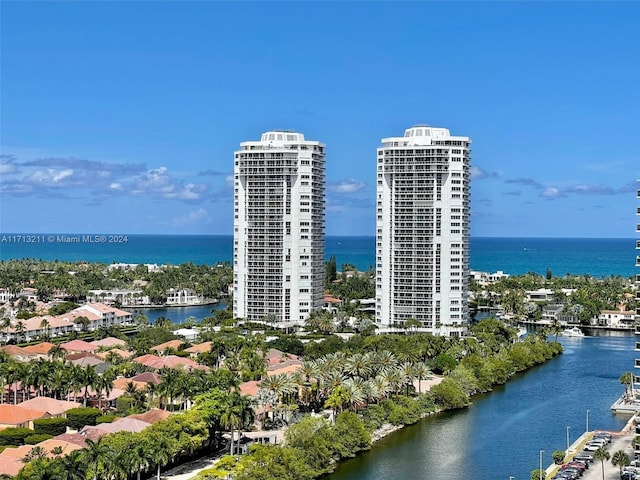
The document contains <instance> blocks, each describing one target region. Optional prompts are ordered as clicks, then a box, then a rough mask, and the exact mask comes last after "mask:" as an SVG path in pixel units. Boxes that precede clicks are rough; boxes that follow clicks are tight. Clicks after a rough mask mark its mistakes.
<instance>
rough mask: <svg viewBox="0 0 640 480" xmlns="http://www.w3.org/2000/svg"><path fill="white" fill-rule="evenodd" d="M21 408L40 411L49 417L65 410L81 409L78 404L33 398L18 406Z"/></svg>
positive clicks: (47, 398) (53, 399) (45, 398)
mask: <svg viewBox="0 0 640 480" xmlns="http://www.w3.org/2000/svg"><path fill="white" fill-rule="evenodd" d="M18 406H19V407H21V408H31V409H33V410H41V411H43V412H46V413H48V414H50V415H62V414H63V413H65V412H66V411H67V410H71V409H72V408H78V407H81V406H82V404H81V403H78V402H68V401H66V400H57V399H55V398H49V397H34V398H32V399H30V400H26V401H24V402H22V403H19V404H18Z"/></svg>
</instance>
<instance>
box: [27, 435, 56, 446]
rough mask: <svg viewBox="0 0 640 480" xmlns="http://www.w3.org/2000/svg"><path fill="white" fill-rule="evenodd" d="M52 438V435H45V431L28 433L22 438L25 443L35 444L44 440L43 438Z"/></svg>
mask: <svg viewBox="0 0 640 480" xmlns="http://www.w3.org/2000/svg"><path fill="white" fill-rule="evenodd" d="M50 438H53V435H47V434H46V433H36V434H34V435H29V436H28V437H26V438H25V439H24V443H25V445H35V444H36V443H40V442H44V441H45V440H49V439H50Z"/></svg>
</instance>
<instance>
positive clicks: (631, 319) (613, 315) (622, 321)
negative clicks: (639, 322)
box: [597, 306, 636, 330]
mask: <svg viewBox="0 0 640 480" xmlns="http://www.w3.org/2000/svg"><path fill="white" fill-rule="evenodd" d="M635 316H636V312H635V311H633V310H624V306H621V307H620V309H618V310H602V311H601V312H600V315H598V320H597V322H598V325H600V326H603V327H609V328H620V329H628V330H633V328H634V325H635Z"/></svg>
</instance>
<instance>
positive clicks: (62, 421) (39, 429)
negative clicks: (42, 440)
mask: <svg viewBox="0 0 640 480" xmlns="http://www.w3.org/2000/svg"><path fill="white" fill-rule="evenodd" d="M67 425H69V422H68V421H67V419H66V418H39V419H37V420H34V421H33V429H34V430H35V432H36V433H42V434H46V435H51V436H53V437H55V436H56V435H60V434H63V433H64V432H66V431H67Z"/></svg>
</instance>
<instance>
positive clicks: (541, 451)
mask: <svg viewBox="0 0 640 480" xmlns="http://www.w3.org/2000/svg"><path fill="white" fill-rule="evenodd" d="M543 453H544V450H540V480H542V454H543Z"/></svg>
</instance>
